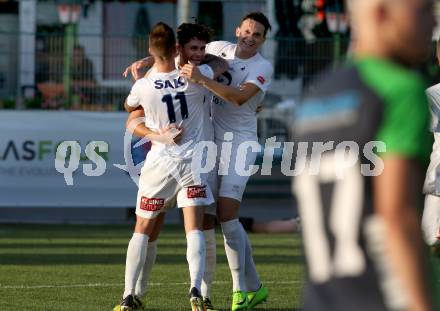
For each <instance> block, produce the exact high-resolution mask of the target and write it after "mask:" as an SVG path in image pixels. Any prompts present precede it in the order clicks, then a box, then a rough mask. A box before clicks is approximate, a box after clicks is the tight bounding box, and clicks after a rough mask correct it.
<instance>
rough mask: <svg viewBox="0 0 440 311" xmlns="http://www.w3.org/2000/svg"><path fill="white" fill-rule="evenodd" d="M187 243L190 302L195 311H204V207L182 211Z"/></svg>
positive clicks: (191, 207)
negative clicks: (202, 286) (202, 294)
mask: <svg viewBox="0 0 440 311" xmlns="http://www.w3.org/2000/svg"><path fill="white" fill-rule="evenodd" d="M182 211H183V217H184V222H185V233H186V241H187V251H186V259H187V261H188V267H189V274H190V279H191V286H190V302H191V306H192V308H193V311H204V306H203V299H202V296H201V283H202V278H203V274H204V272H205V258H206V247H205V237H204V234H203V230H202V229H203V226H202V225H203V224H202V223H203V213H204V207H202V206H187V207H184V208H183V209H182Z"/></svg>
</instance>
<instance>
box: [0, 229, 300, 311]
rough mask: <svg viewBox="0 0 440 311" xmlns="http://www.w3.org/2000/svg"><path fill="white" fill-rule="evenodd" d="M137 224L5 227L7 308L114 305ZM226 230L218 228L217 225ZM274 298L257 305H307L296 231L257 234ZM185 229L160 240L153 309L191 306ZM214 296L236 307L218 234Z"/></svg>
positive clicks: (0, 288)
mask: <svg viewBox="0 0 440 311" xmlns="http://www.w3.org/2000/svg"><path fill="white" fill-rule="evenodd" d="M131 230H132V226H122V225H120V226H107V225H106V226H96V225H93V226H91V225H87V226H85V225H84V226H73V225H1V226H0V296H1V297H2V300H3V302H2V304H1V305H2V307H0V310H20V311H21V310H26V311H27V310H63V311H69V310H76V311H77V310H111V309H112V306H113V305H114V304H115V303H116V302H117V301H119V298H120V296H121V295H122V291H123V280H124V264H125V253H126V248H127V244H128V241H129V239H130V236H131ZM217 232H219V231H217ZM250 239H251V242H252V245H253V248H254V259H255V262H256V265H257V269H258V271H259V273H260V276H261V279H262V281H263V282H264V283H265V284H266V285H267V287H268V288H269V291H270V293H269V295H270V296H269V301H268V303H266V304H264V305H263V306H261V307H260V308H257V309H256V310H295V309H298V308H299V307H300V305H301V301H300V297H301V288H302V284H303V276H304V267H303V258H302V254H301V245H300V240H299V238H298V237H295V236H293V235H250ZM185 252H186V241H185V238H184V233H183V229H181V228H180V226H179V227H176V226H168V227H166V228H165V229H164V230H163V232H162V235H161V237H160V240H159V246H158V255H157V261H156V265H155V267H154V268H153V272H152V276H151V280H150V283H151V284H150V287H149V292H148V298H149V299H148V304H147V306H148V310H157V311H159V310H161V311H171V310H173V311H175V310H189V309H190V308H189V304H188V299H187V291H188V287H189V285H188V280H189V276H188V268H187V263H186V257H185ZM217 252H218V258H217V261H218V266H217V275H216V282H215V284H214V286H213V297H212V298H213V302H215V305H216V306H217V307H219V308H220V309H221V310H230V299H231V297H230V296H231V277H230V273H229V268H228V266H227V262H226V257H225V253H224V248H223V240H222V237H221V235H220V234H217Z"/></svg>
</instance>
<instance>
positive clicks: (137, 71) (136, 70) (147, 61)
mask: <svg viewBox="0 0 440 311" xmlns="http://www.w3.org/2000/svg"><path fill="white" fill-rule="evenodd" d="M153 65H154V58H153V57H152V56H147V57H145V58H142V59H140V60H138V61H135V62H134V63H132V64H131V65H130V66H128V67H127V68H125V70H124V72H123V73H122V75H123V76H124V77H125V78H127V77H128V74H129V73H131V75H132V76H133V78H134V79H135V80H138V79H139V78H141V72H142V69H145V68H151V67H153Z"/></svg>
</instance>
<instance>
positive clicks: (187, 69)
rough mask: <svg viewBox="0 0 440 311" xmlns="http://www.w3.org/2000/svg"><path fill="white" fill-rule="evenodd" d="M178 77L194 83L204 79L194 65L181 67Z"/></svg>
mask: <svg viewBox="0 0 440 311" xmlns="http://www.w3.org/2000/svg"><path fill="white" fill-rule="evenodd" d="M180 75H181V76H183V77H185V78H187V79H189V80H191V81H193V82H196V83H197V82H199V81H201V80H202V79H203V78H204V76H203V75H202V74H201V73H200V70H199V68H197V66H196V65H194V64H185V65H184V66H183V67H181V68H180Z"/></svg>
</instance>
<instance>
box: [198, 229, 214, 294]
mask: <svg viewBox="0 0 440 311" xmlns="http://www.w3.org/2000/svg"><path fill="white" fill-rule="evenodd" d="M203 234H204V235H205V244H206V264H205V273H204V274H203V279H202V296H203V297H210V294H211V286H212V281H214V275H215V267H216V263H217V254H216V243H215V229H210V230H204V231H203Z"/></svg>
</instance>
